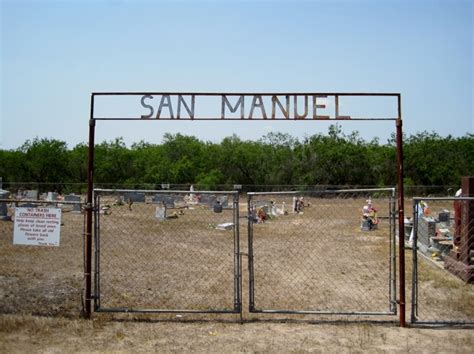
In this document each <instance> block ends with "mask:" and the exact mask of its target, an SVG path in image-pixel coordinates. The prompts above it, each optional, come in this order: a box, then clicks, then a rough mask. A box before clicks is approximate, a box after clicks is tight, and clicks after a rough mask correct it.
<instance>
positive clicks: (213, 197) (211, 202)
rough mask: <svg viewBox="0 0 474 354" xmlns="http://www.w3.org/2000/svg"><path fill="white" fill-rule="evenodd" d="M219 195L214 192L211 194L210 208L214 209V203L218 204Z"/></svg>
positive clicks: (208, 202)
mask: <svg viewBox="0 0 474 354" xmlns="http://www.w3.org/2000/svg"><path fill="white" fill-rule="evenodd" d="M216 201H217V197H216V196H215V195H214V194H211V195H209V198H208V199H207V205H208V206H209V209H211V210H213V209H214V205H215V204H216Z"/></svg>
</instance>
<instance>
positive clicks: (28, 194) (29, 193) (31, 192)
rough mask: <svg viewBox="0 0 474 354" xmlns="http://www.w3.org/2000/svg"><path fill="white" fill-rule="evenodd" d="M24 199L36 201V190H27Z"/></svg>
mask: <svg viewBox="0 0 474 354" xmlns="http://www.w3.org/2000/svg"><path fill="white" fill-rule="evenodd" d="M24 195H25V198H26V199H32V200H38V191H37V190H36V189H31V190H27V191H25V192H24Z"/></svg>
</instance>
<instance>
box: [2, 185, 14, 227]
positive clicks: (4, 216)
mask: <svg viewBox="0 0 474 354" xmlns="http://www.w3.org/2000/svg"><path fill="white" fill-rule="evenodd" d="M9 195H10V192H8V191H6V190H3V189H0V199H8V197H9ZM0 220H3V221H8V220H11V217H10V216H8V207H7V203H6V202H0Z"/></svg>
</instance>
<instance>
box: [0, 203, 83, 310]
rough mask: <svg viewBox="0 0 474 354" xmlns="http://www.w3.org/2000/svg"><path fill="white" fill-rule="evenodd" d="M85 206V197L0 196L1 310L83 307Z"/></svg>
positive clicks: (79, 308)
mask: <svg viewBox="0 0 474 354" xmlns="http://www.w3.org/2000/svg"><path fill="white" fill-rule="evenodd" d="M82 207H83V204H82V203H81V201H80V200H79V201H64V200H62V201H52V200H51V201H47V200H37V199H10V198H8V199H0V284H1V286H0V313H3V314H30V315H31V314H32V315H48V316H65V317H77V316H78V315H79V314H80V313H81V311H82V306H81V298H82V289H83V266H84V261H83V252H82V250H83V245H84V243H83V233H84V215H83V213H82ZM56 237H57V239H55V238H56ZM53 244H54V245H55V246H52V245H53Z"/></svg>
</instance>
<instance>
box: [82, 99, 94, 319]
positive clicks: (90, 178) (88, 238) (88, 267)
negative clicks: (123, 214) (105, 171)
mask: <svg viewBox="0 0 474 354" xmlns="http://www.w3.org/2000/svg"><path fill="white" fill-rule="evenodd" d="M94 140H95V120H94V94H92V96H91V110H90V118H89V157H88V160H89V161H88V165H87V204H86V213H87V214H86V216H87V218H86V234H85V249H84V253H85V262H86V264H85V267H84V278H85V282H86V294H85V297H86V298H85V317H86V318H90V317H91V299H92V209H93V207H92V205H93V202H92V194H93V193H92V192H93V189H94Z"/></svg>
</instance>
